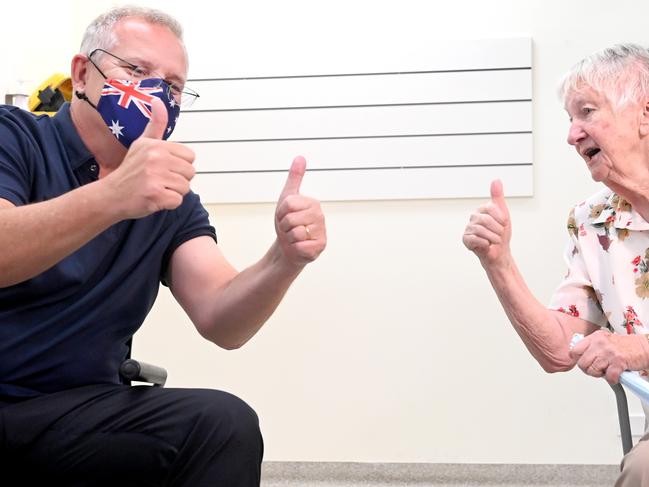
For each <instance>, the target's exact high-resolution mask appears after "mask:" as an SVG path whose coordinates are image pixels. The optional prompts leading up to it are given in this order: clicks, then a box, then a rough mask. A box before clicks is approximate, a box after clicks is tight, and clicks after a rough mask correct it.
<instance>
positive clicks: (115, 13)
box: [81, 6, 183, 55]
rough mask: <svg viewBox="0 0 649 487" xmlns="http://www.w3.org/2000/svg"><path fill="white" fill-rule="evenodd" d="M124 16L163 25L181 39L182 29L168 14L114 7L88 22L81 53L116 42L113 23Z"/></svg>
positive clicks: (150, 10) (108, 46)
mask: <svg viewBox="0 0 649 487" xmlns="http://www.w3.org/2000/svg"><path fill="white" fill-rule="evenodd" d="M125 17H138V18H141V19H144V20H146V21H147V22H149V23H151V24H160V25H164V26H166V27H168V28H169V30H170V31H171V32H173V33H174V34H175V35H176V37H178V39H179V40H181V41H182V40H183V29H182V26H181V25H180V22H178V21H177V20H176V19H174V18H173V17H172V16H171V15H169V14H166V13H164V12H162V11H160V10H156V9H153V8H146V7H137V6H123V7H115V8H112V9H111V10H109V11H107V12H105V13H103V14H101V15H100V16H99V17H97V18H96V19H95V20H93V21H92V22H91V23H90V25H89V26H88V28H87V29H86V32H85V34H84V35H83V39H82V41H81V53H82V54H86V55H88V54H90V53H91V52H92V51H94V50H95V49H106V50H109V49H111V48H112V47H113V46H114V45H115V43H116V42H117V36H116V35H115V33H114V31H113V30H114V27H115V24H116V23H117V22H119V21H120V20H121V19H123V18H125Z"/></svg>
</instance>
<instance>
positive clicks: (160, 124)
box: [142, 96, 169, 139]
mask: <svg viewBox="0 0 649 487" xmlns="http://www.w3.org/2000/svg"><path fill="white" fill-rule="evenodd" d="M168 118H169V116H168V115H167V109H166V108H165V106H164V103H163V102H162V100H161V99H160V98H158V97H155V96H153V97H151V119H150V120H149V123H148V124H147V126H146V127H145V128H144V132H142V137H147V138H149V139H162V136H163V135H164V133H165V130H167V120H168Z"/></svg>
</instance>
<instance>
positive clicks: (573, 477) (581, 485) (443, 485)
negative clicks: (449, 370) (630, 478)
mask: <svg viewBox="0 0 649 487" xmlns="http://www.w3.org/2000/svg"><path fill="white" fill-rule="evenodd" d="M618 471H619V466H618V465H491V464H489V465H476V464H404V463H390V464H372V463H333V462H265V463H264V466H263V470H262V484H261V485H262V487H311V486H312V487H369V486H376V487H482V486H494V487H495V486H503V487H505V486H506V487H515V486H516V487H518V486H520V487H523V486H524V487H611V486H612V485H613V483H614V482H615V478H616V477H617V473H618Z"/></svg>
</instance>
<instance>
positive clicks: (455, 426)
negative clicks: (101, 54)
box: [0, 0, 649, 463]
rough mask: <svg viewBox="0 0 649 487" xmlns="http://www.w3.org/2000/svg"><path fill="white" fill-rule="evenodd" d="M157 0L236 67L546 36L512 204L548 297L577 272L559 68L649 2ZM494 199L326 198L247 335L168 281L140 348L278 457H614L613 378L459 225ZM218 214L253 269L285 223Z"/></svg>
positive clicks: (90, 10)
mask: <svg viewBox="0 0 649 487" xmlns="http://www.w3.org/2000/svg"><path fill="white" fill-rule="evenodd" d="M28 3H33V2H28ZM113 3H114V2H107V1H97V2H92V5H90V3H89V2H88V3H87V2H83V1H72V2H68V5H69V8H68V9H65V8H63V6H65V5H66V2H59V3H58V4H57V5H59V10H57V12H55V15H56V16H58V17H60V19H61V21H62V22H63V25H64V26H65V25H68V24H66V22H71V25H70V27H71V28H70V29H69V32H60V33H59V34H60V42H56V43H54V42H51V39H52V34H51V32H52V31H51V30H48V31H47V32H46V31H43V33H42V36H41V40H43V41H47V42H49V43H50V45H48V49H47V51H46V52H45V55H43V53H39V52H37V51H36V50H35V49H34V46H35V45H36V40H35V39H30V37H31V36H32V35H33V29H30V31H29V35H27V34H28V33H27V32H25V31H23V30H22V29H20V28H16V30H15V32H14V33H13V35H14V37H15V40H14V41H13V44H12V45H20V46H23V47H22V48H21V49H12V50H11V53H13V54H14V55H15V54H21V55H23V54H24V55H25V56H26V60H25V62H24V63H23V64H20V69H22V70H24V71H25V73H24V74H23V72H22V71H20V72H19V73H17V74H18V76H25V77H28V78H29V79H34V78H37V79H38V78H39V77H41V78H42V77H46V76H48V75H49V74H50V72H51V71H52V70H53V69H65V68H67V66H68V64H69V58H70V57H71V56H72V54H73V53H74V49H75V48H76V46H77V45H78V42H79V40H80V37H81V33H82V31H83V28H84V27H85V24H86V23H87V22H88V21H89V20H90V19H91V18H92V17H94V16H95V15H96V14H97V13H99V12H100V11H101V10H102V9H103V8H104V7H107V6H109V5H112V4H113ZM144 3H146V4H150V5H152V4H153V3H154V2H153V1H147V2H144ZM155 3H156V4H157V5H159V6H161V7H162V8H165V9H167V10H168V11H169V12H171V13H174V14H175V15H177V16H178V17H179V19H180V20H181V21H182V22H183V23H184V25H185V27H186V30H187V33H186V39H187V45H188V49H189V51H190V55H191V53H192V52H193V51H200V52H202V51H203V50H205V47H206V46H209V47H210V48H211V51H212V56H213V58H212V59H211V62H213V63H214V65H215V66H223V67H225V68H231V70H232V69H236V68H237V67H243V66H245V65H247V64H250V63H252V64H253V65H267V66H269V67H272V65H273V62H274V60H276V59H278V56H280V57H281V56H284V57H285V56H293V57H294V59H295V62H296V63H300V64H301V65H305V66H317V65H318V63H321V62H325V60H326V59H327V58H328V57H330V56H336V55H337V53H339V52H342V51H345V52H347V53H349V52H352V53H355V54H356V55H357V56H358V58H359V59H367V58H368V57H372V56H374V57H377V56H381V55H382V53H385V52H386V51H390V50H391V49H393V47H394V45H395V43H394V42H393V40H394V39H395V38H396V37H397V36H398V37H399V39H401V43H404V42H408V43H411V44H412V45H420V44H422V43H423V44H426V43H427V42H430V41H431V40H432V39H436V38H439V39H444V38H458V39H469V38H480V37H512V36H531V37H532V39H533V46H534V54H533V60H534V61H533V62H534V143H535V149H534V155H535V158H534V162H535V169H534V170H535V188H534V190H535V196H534V197H532V198H517V199H511V200H510V201H509V204H510V208H511V213H512V218H513V222H514V240H513V251H514V253H515V256H516V257H517V258H518V261H519V264H520V267H521V270H522V272H523V274H524V275H525V276H526V277H527V280H528V284H529V286H530V288H531V289H532V290H533V292H534V293H535V294H536V295H537V296H538V298H539V299H540V300H541V301H542V302H547V301H548V299H549V297H550V295H551V293H552V290H553V288H554V287H555V286H556V284H557V283H558V282H559V280H560V279H561V277H562V275H563V274H564V271H565V269H564V265H563V262H562V251H563V246H564V243H565V239H566V236H567V233H566V231H565V220H566V216H567V213H568V210H569V208H570V206H571V205H572V204H574V203H577V202H579V201H580V200H581V199H583V198H584V197H586V196H587V195H589V194H590V193H592V192H593V191H594V190H595V189H596V186H595V185H594V184H593V183H592V182H591V181H590V178H589V175H588V173H587V171H586V169H585V168H584V167H583V163H582V162H581V159H580V158H579V157H578V156H577V155H576V154H575V153H574V152H573V151H572V149H571V148H570V147H569V146H568V145H567V144H566V143H565V137H566V132H567V129H568V122H567V117H566V115H565V113H564V112H563V109H562V107H561V105H560V104H559V102H558V101H557V99H556V95H555V86H556V81H557V79H558V78H559V76H560V75H561V74H562V73H563V72H564V71H565V70H567V69H568V68H569V67H570V66H571V65H572V64H573V63H574V62H576V61H577V60H578V59H580V58H581V57H582V56H584V55H586V54H588V53H590V52H592V51H593V50H596V49H599V48H601V47H605V46H607V45H610V44H613V43H615V42H620V41H633V42H640V43H643V42H644V43H647V32H646V25H645V21H644V20H645V19H646V18H647V17H648V16H649V4H647V3H644V2H636V1H632V0H620V1H618V2H615V6H614V5H613V3H611V2H607V1H604V0H588V1H587V0H573V1H571V2H565V1H560V0H531V1H527V2H522V1H514V0H512V1H505V0H492V1H490V2H482V1H480V0H457V1H455V2H447V1H445V2H441V1H440V2H432V1H427V2H426V1H421V2H416V1H409V0H399V1H396V0H394V1H391V2H387V1H370V0H363V1H350V0H347V1H338V0H336V1H327V2H299V1H275V2H264V1H261V0H259V1H247V2H245V1H238V2H212V3H211V6H208V4H205V3H203V2H189V1H188V2H181V3H179V2H169V1H165V2H162V3H160V2H155ZM10 34H11V33H10ZM48 40H49V41H48ZM2 45H3V51H4V49H6V48H7V47H8V46H7V44H5V43H3V44H2ZM59 62H60V63H61V65H60V68H58V66H59V65H58V64H56V63H59ZM193 62H194V63H196V64H195V65H200V62H197V61H196V60H194V61H193ZM1 76H2V78H0V81H6V79H3V78H6V73H5V72H4V71H3V74H2V75H1ZM289 162H290V161H286V164H287V167H288V164H289ZM306 177H307V178H308V177H309V176H308V174H307V176H306ZM505 189H506V188H505ZM481 203H482V201H479V200H475V199H465V200H420V201H390V202H354V203H327V204H325V205H324V211H325V213H326V217H327V224H328V232H329V246H328V248H327V250H326V251H325V253H324V254H323V255H322V256H321V258H320V260H319V261H317V262H316V263H314V264H313V265H311V266H310V267H309V268H308V269H307V270H306V271H305V272H304V273H303V275H302V276H301V277H300V278H299V280H298V281H297V282H296V283H295V284H294V286H293V287H292V288H291V289H290V290H289V293H288V295H287V296H286V298H285V300H284V302H283V303H282V305H281V306H280V308H279V309H278V310H277V312H276V313H275V315H274V316H273V317H272V318H271V320H270V321H269V322H268V324H267V325H266V326H265V327H264V328H263V330H262V331H261V332H260V333H259V334H258V335H257V336H256V337H255V338H254V339H253V340H252V341H251V342H250V343H249V344H248V345H246V346H245V347H244V348H243V349H241V350H238V351H233V352H226V351H223V350H220V349H218V348H216V347H214V346H212V345H210V344H209V343H207V342H205V341H203V340H202V339H201V338H200V337H199V336H198V335H197V334H196V333H195V332H194V331H193V329H192V325H191V324H190V323H189V322H188V320H187V319H186V318H185V317H184V315H183V313H182V311H181V310H180V309H179V308H178V306H177V305H176V304H175V303H174V301H173V299H172V298H171V297H170V296H169V294H168V292H167V291H166V290H162V291H161V296H160V299H159V301H158V303H157V304H156V307H155V309H154V311H153V312H152V314H151V315H150V317H149V319H148V320H147V322H146V324H145V326H144V327H143V329H142V331H141V333H140V334H139V336H138V337H137V341H136V349H135V354H136V355H137V356H138V357H140V358H142V359H145V360H149V361H153V362H156V363H159V364H163V365H165V366H166V367H167V368H168V370H169V374H170V378H169V386H197V387H215V388H222V389H226V390H228V391H232V392H234V393H236V394H238V395H240V396H241V397H242V398H244V399H245V400H247V401H248V402H249V403H250V404H251V405H252V406H253V407H254V408H255V409H256V410H257V412H258V413H259V415H260V417H261V424H262V428H263V431H264V434H265V441H266V459H268V460H315V461H318V460H321V461H329V460H331V461H371V462H476V463H478V462H479V463H482V462H487V463H490V462H495V463H617V462H618V460H619V457H620V454H621V447H620V444H619V438H618V437H617V430H616V429H617V420H616V413H615V406H614V398H613V394H612V392H611V391H610V389H609V388H608V386H607V385H606V384H605V383H604V382H603V381H601V380H595V379H591V378H587V377H586V376H584V375H582V374H581V373H580V372H577V371H574V372H571V373H568V374H562V375H554V376H549V375H546V374H545V373H544V372H543V371H542V370H541V369H540V367H538V366H537V365H536V364H535V363H534V362H533V360H532V359H531V358H530V356H529V355H528V353H527V352H526V350H525V349H524V347H523V345H522V343H521V342H520V340H519V339H518V337H517V336H516V335H515V333H514V332H513V331H512V330H511V327H510V325H509V324H508V322H507V319H506V317H505V316H504V313H503V312H502V311H501V309H500V307H499V304H498V302H497V300H496V299H495V297H494V294H493V292H492V291H491V289H490V287H489V284H488V282H487V280H486V278H485V276H484V273H483V272H482V269H481V268H480V265H479V263H478V261H477V259H476V258H475V257H473V256H472V255H471V254H469V252H467V251H466V250H465V249H464V248H463V246H462V244H461V234H462V231H463V228H464V226H465V224H466V221H467V218H468V216H469V214H470V212H471V211H472V210H473V209H474V208H475V207H476V206H477V205H479V204H481ZM209 210H210V214H211V218H212V221H213V223H214V224H215V226H216V227H217V232H218V235H219V238H220V245H221V247H222V249H223V251H224V252H225V254H226V255H227V256H229V258H230V259H231V260H232V262H233V263H234V264H235V265H237V266H239V267H244V266H246V265H248V264H250V263H252V262H254V261H255V260H256V259H257V258H259V257H260V256H261V255H262V253H263V252H264V251H265V250H266V248H267V247H268V245H269V244H270V243H271V241H272V239H273V224H272V217H273V210H274V208H273V206H272V205H219V206H211V207H210V208H209ZM633 408H634V410H635V411H639V409H640V407H639V405H638V404H637V403H636V402H634V403H633Z"/></svg>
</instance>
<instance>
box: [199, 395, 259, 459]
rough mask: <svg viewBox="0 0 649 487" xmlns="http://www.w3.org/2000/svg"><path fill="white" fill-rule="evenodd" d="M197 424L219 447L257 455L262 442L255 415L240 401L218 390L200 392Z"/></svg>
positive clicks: (257, 419)
mask: <svg viewBox="0 0 649 487" xmlns="http://www.w3.org/2000/svg"><path fill="white" fill-rule="evenodd" d="M196 413H197V415H198V417H197V422H198V423H200V424H201V425H202V427H203V428H205V429H204V431H206V432H211V436H212V440H213V441H215V442H218V443H221V445H223V446H226V444H229V446H230V447H235V448H237V449H239V448H243V449H246V450H251V451H250V453H254V452H255V451H256V452H258V454H259V455H260V456H261V454H262V453H263V440H262V436H261V430H260V428H259V418H258V416H257V413H255V411H254V410H253V409H252V408H251V407H250V406H249V405H248V404H247V403H246V402H244V401H243V400H241V399H239V398H238V397H236V396H234V395H232V394H229V393H227V392H222V391H201V398H200V406H199V407H198V408H197V409H196Z"/></svg>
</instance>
